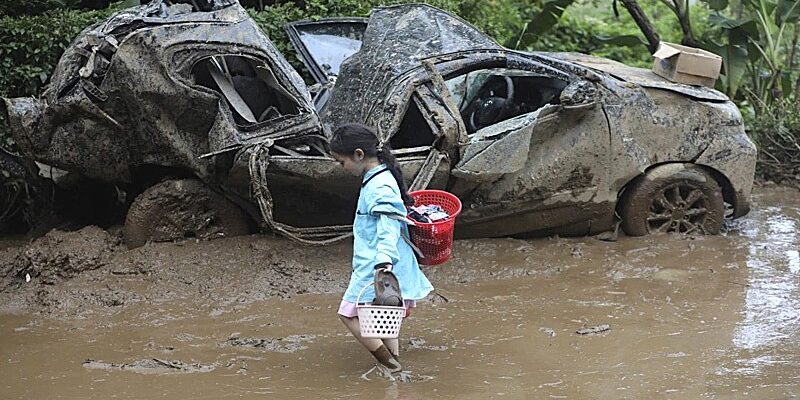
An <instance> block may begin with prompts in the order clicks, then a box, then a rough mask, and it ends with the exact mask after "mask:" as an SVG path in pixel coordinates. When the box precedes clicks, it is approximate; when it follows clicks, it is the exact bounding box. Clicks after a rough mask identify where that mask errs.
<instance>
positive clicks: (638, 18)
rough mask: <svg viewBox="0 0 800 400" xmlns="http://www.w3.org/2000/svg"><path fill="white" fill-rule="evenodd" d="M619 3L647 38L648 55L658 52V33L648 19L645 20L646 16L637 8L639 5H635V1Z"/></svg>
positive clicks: (659, 39)
mask: <svg viewBox="0 0 800 400" xmlns="http://www.w3.org/2000/svg"><path fill="white" fill-rule="evenodd" d="M620 1H621V2H622V5H623V6H625V9H626V10H628V13H630V14H631V17H633V20H634V21H635V22H636V26H638V27H639V30H640V31H642V33H643V34H644V37H645V38H647V43H648V45H647V49H648V50H650V54H653V53H655V52H656V50H658V43H659V42H660V41H661V38H660V37H659V36H658V32H656V30H655V29H654V28H653V24H651V23H650V19H649V18H647V14H645V13H644V10H642V8H641V7H639V3H637V2H636V0H620Z"/></svg>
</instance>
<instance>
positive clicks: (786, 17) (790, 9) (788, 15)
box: [775, 0, 800, 26]
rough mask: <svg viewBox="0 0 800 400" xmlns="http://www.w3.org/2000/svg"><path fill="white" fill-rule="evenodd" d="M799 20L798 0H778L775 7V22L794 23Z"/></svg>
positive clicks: (799, 5) (799, 7) (799, 6)
mask: <svg viewBox="0 0 800 400" xmlns="http://www.w3.org/2000/svg"><path fill="white" fill-rule="evenodd" d="M798 20H800V0H779V1H778V6H777V7H776V8H775V23H776V24H778V26H780V25H783V24H785V23H796V22H798Z"/></svg>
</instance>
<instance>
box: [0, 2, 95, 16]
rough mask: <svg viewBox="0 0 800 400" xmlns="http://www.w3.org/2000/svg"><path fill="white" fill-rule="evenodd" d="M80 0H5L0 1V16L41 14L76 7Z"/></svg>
mask: <svg viewBox="0 0 800 400" xmlns="http://www.w3.org/2000/svg"><path fill="white" fill-rule="evenodd" d="M80 2H81V1H80V0H24V1H12V0H6V1H3V2H2V3H0V17H3V16H9V17H20V16H24V15H37V14H43V13H45V12H46V11H49V10H57V9H76V8H78V6H79V5H80Z"/></svg>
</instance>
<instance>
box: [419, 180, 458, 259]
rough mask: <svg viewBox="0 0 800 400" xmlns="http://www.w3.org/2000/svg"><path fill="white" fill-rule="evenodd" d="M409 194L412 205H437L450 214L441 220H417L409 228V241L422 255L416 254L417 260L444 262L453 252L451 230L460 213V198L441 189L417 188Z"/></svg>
mask: <svg viewBox="0 0 800 400" xmlns="http://www.w3.org/2000/svg"><path fill="white" fill-rule="evenodd" d="M409 194H410V195H411V197H412V198H413V199H414V205H417V206H422V205H425V206H429V205H437V206H440V207H442V209H444V211H445V212H446V213H447V214H448V215H450V218H448V219H446V220H443V221H436V222H431V223H424V222H417V223H416V226H414V227H412V228H413V229H411V232H412V233H411V241H412V242H413V243H414V245H415V246H417V247H418V248H419V250H420V252H421V253H422V255H423V257H419V256H418V257H417V261H419V263H420V264H422V265H439V264H443V263H445V262H446V261H447V260H449V259H450V255H451V254H453V230H454V229H455V224H456V217H457V216H458V214H460V213H461V200H459V199H458V197H456V196H455V195H453V194H450V193H448V192H445V191H442V190H419V191H416V192H411V193H409Z"/></svg>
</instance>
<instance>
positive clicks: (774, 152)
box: [747, 99, 800, 183]
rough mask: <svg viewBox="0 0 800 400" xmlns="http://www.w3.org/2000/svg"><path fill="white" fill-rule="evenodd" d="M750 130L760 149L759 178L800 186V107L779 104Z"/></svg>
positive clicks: (750, 125)
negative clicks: (790, 182)
mask: <svg viewBox="0 0 800 400" xmlns="http://www.w3.org/2000/svg"><path fill="white" fill-rule="evenodd" d="M747 127H748V134H749V135H750V137H751V138H753V140H754V141H755V142H756V144H757V145H758V149H759V157H758V167H757V169H756V172H757V174H758V175H759V176H760V177H761V178H764V179H772V180H774V181H776V182H779V183H780V182H782V181H795V182H800V103H798V102H796V101H792V100H789V99H780V100H777V101H775V102H774V103H773V104H771V105H770V106H769V107H767V108H765V109H764V110H763V112H762V113H760V114H759V115H758V117H757V118H750V119H749V121H748V123H747Z"/></svg>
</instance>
